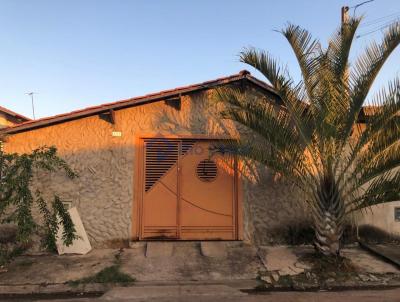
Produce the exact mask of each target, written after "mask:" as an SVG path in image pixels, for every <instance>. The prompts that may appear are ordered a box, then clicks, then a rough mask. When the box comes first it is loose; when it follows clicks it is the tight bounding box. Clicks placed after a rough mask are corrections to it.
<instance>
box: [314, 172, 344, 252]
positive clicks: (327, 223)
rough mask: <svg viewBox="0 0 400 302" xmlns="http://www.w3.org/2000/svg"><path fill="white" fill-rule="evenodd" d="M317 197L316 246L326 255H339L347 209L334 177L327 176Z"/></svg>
mask: <svg viewBox="0 0 400 302" xmlns="http://www.w3.org/2000/svg"><path fill="white" fill-rule="evenodd" d="M317 197H318V200H317V201H316V204H315V213H314V228H315V240H314V245H315V248H316V249H317V251H318V252H320V253H321V254H323V255H325V256H339V255H340V241H341V238H342V235H343V228H344V227H343V222H344V216H345V213H344V212H345V209H344V204H343V201H342V199H341V198H340V194H339V190H338V188H337V186H336V183H335V181H333V178H330V177H327V178H325V179H324V180H323V181H322V182H321V187H320V189H319V191H318V194H317Z"/></svg>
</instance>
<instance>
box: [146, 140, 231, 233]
mask: <svg viewBox="0 0 400 302" xmlns="http://www.w3.org/2000/svg"><path fill="white" fill-rule="evenodd" d="M143 143H144V156H143V157H144V158H143V165H144V173H143V178H144V179H143V186H142V188H143V194H142V196H143V198H142V203H141V207H140V208H141V213H140V216H141V226H140V239H173V240H191V239H193V240H235V239H237V190H236V182H237V181H236V179H237V175H236V169H235V168H234V167H235V166H236V162H235V161H236V160H235V159H228V158H227V157H226V156H224V155H222V154H220V153H216V152H211V151H210V149H211V147H212V145H213V143H215V141H213V140H193V139H165V138H162V139H160V138H152V139H144V142H143ZM229 161H231V162H229Z"/></svg>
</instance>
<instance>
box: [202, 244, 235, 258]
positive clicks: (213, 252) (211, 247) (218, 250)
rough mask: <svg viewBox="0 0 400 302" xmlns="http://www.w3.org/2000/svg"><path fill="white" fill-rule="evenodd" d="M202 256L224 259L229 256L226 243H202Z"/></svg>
mask: <svg viewBox="0 0 400 302" xmlns="http://www.w3.org/2000/svg"><path fill="white" fill-rule="evenodd" d="M200 249H201V254H202V255H203V256H205V257H213V258H224V257H227V256H228V252H227V246H226V243H225V242H220V241H202V242H201V243H200Z"/></svg>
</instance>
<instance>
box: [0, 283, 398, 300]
mask: <svg viewBox="0 0 400 302" xmlns="http://www.w3.org/2000/svg"><path fill="white" fill-rule="evenodd" d="M243 283H244V284H243ZM215 284H224V285H227V286H230V287H232V288H236V289H238V290H239V291H241V292H243V293H247V294H249V295H263V294H267V293H268V292H316V291H347V290H388V289H394V288H400V282H392V283H388V284H376V283H375V284H374V283H364V284H359V283H356V282H347V283H343V284H340V283H334V284H333V283H332V284H329V283H327V284H324V285H323V286H321V285H317V284H300V283H299V284H293V285H292V286H283V285H275V286H268V285H267V284H264V283H262V282H260V281H257V280H236V281H232V280H229V281H223V280H221V281H220V282H207V281H205V282H202V281H185V282H162V281H159V282H135V283H134V284H132V285H126V284H104V283H91V284H80V285H78V286H71V285H68V284H62V283H58V284H22V285H0V300H2V299H6V298H23V297H30V298H32V297H35V298H52V297H55V298H73V297H80V298H83V297H99V296H101V295H103V294H104V293H106V292H107V291H109V290H111V289H113V288H115V287H121V286H122V287H127V286H132V287H147V286H160V287H162V286H170V285H205V286H206V285H215ZM243 285H244V286H243ZM255 285H258V286H255Z"/></svg>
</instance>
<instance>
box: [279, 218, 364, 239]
mask: <svg viewBox="0 0 400 302" xmlns="http://www.w3.org/2000/svg"><path fill="white" fill-rule="evenodd" d="M273 234H277V238H275V241H276V242H278V243H280V244H288V245H303V244H313V242H314V238H315V234H314V229H313V228H312V222H311V221H310V222H307V221H303V222H294V223H291V224H288V225H286V226H282V227H278V228H275V229H274V231H273ZM355 242H357V229H356V227H355V226H352V225H346V226H345V229H344V232H343V237H342V242H341V244H342V245H344V244H352V243H355Z"/></svg>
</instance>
